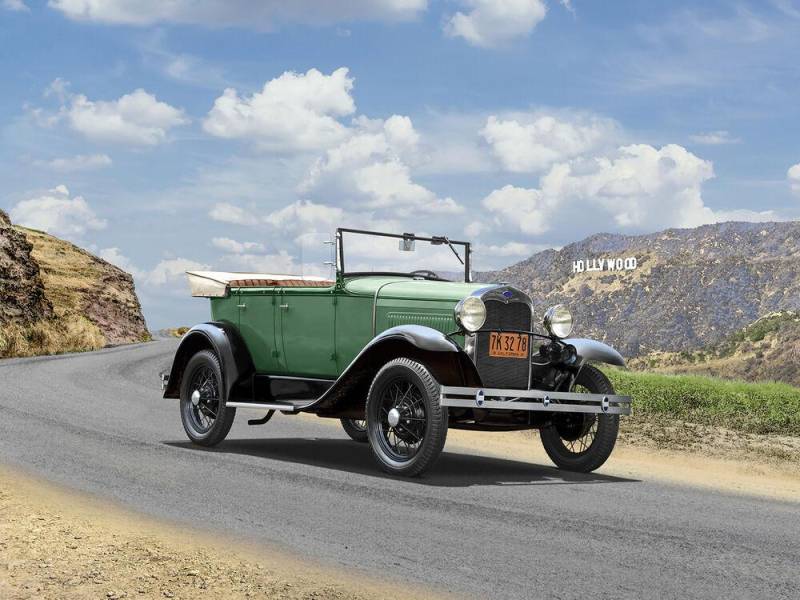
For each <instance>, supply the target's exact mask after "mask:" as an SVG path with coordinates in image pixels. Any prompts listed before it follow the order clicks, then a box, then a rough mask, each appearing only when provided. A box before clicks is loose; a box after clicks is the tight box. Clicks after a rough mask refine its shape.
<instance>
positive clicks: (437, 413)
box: [367, 358, 447, 477]
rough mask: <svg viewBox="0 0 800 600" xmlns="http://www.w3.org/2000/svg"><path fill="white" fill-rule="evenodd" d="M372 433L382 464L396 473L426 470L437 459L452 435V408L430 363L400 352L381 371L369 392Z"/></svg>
mask: <svg viewBox="0 0 800 600" xmlns="http://www.w3.org/2000/svg"><path fill="white" fill-rule="evenodd" d="M367 436H368V438H369V443H370V446H371V447H372V453H373V455H374V456H375V459H376V460H377V461H378V464H380V466H381V468H383V470H384V471H386V472H388V473H391V474H393V475H404V476H407V477H413V476H416V475H421V474H422V473H423V472H425V471H426V470H427V469H429V468H430V467H431V466H432V465H433V463H434V462H436V459H437V458H439V455H440V454H441V452H442V448H443V447H444V442H445V439H446V438H447V411H446V410H442V407H441V406H440V405H439V384H438V383H437V382H436V380H435V379H434V378H433V376H432V375H431V374H430V372H429V371H428V369H427V368H425V366H424V365H421V364H420V363H418V362H415V361H413V360H410V359H408V358H398V359H395V360H393V361H391V362H388V363H386V365H384V366H383V368H382V369H381V370H380V371H379V372H378V374H377V375H376V376H375V379H374V380H373V382H372V386H371V387H370V390H369V396H368V398H367Z"/></svg>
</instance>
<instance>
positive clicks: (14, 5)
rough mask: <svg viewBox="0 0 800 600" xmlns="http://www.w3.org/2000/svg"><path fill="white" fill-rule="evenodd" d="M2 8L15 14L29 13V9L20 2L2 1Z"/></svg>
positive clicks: (16, 0) (17, 0) (18, 0)
mask: <svg viewBox="0 0 800 600" xmlns="http://www.w3.org/2000/svg"><path fill="white" fill-rule="evenodd" d="M3 8H5V9H6V10H12V11H15V12H30V11H31V9H30V8H28V5H27V4H25V3H24V2H23V1H22V0H3Z"/></svg>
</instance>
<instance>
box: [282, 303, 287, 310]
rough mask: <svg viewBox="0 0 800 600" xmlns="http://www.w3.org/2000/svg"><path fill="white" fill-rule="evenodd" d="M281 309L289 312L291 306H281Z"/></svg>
mask: <svg viewBox="0 0 800 600" xmlns="http://www.w3.org/2000/svg"><path fill="white" fill-rule="evenodd" d="M281 308H282V309H283V310H289V305H288V304H281Z"/></svg>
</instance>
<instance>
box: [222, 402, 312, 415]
mask: <svg viewBox="0 0 800 600" xmlns="http://www.w3.org/2000/svg"><path fill="white" fill-rule="evenodd" d="M225 406H230V407H233V408H255V409H256V410H279V411H281V412H289V413H293V412H297V411H298V410H300V409H301V408H304V406H303V405H301V406H297V405H295V404H292V403H291V402H226V403H225Z"/></svg>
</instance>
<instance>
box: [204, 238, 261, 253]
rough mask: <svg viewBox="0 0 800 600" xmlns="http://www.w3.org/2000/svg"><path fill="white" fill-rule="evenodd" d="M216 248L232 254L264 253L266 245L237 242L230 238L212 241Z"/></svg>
mask: <svg viewBox="0 0 800 600" xmlns="http://www.w3.org/2000/svg"><path fill="white" fill-rule="evenodd" d="M211 243H212V244H213V245H214V247H215V248H218V249H219V250H222V251H223V252H229V253H231V254H245V253H247V252H263V251H264V244H260V243H258V242H237V241H236V240H232V239H230V238H225V237H221V238H218V237H215V238H213V239H212V240H211Z"/></svg>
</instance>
